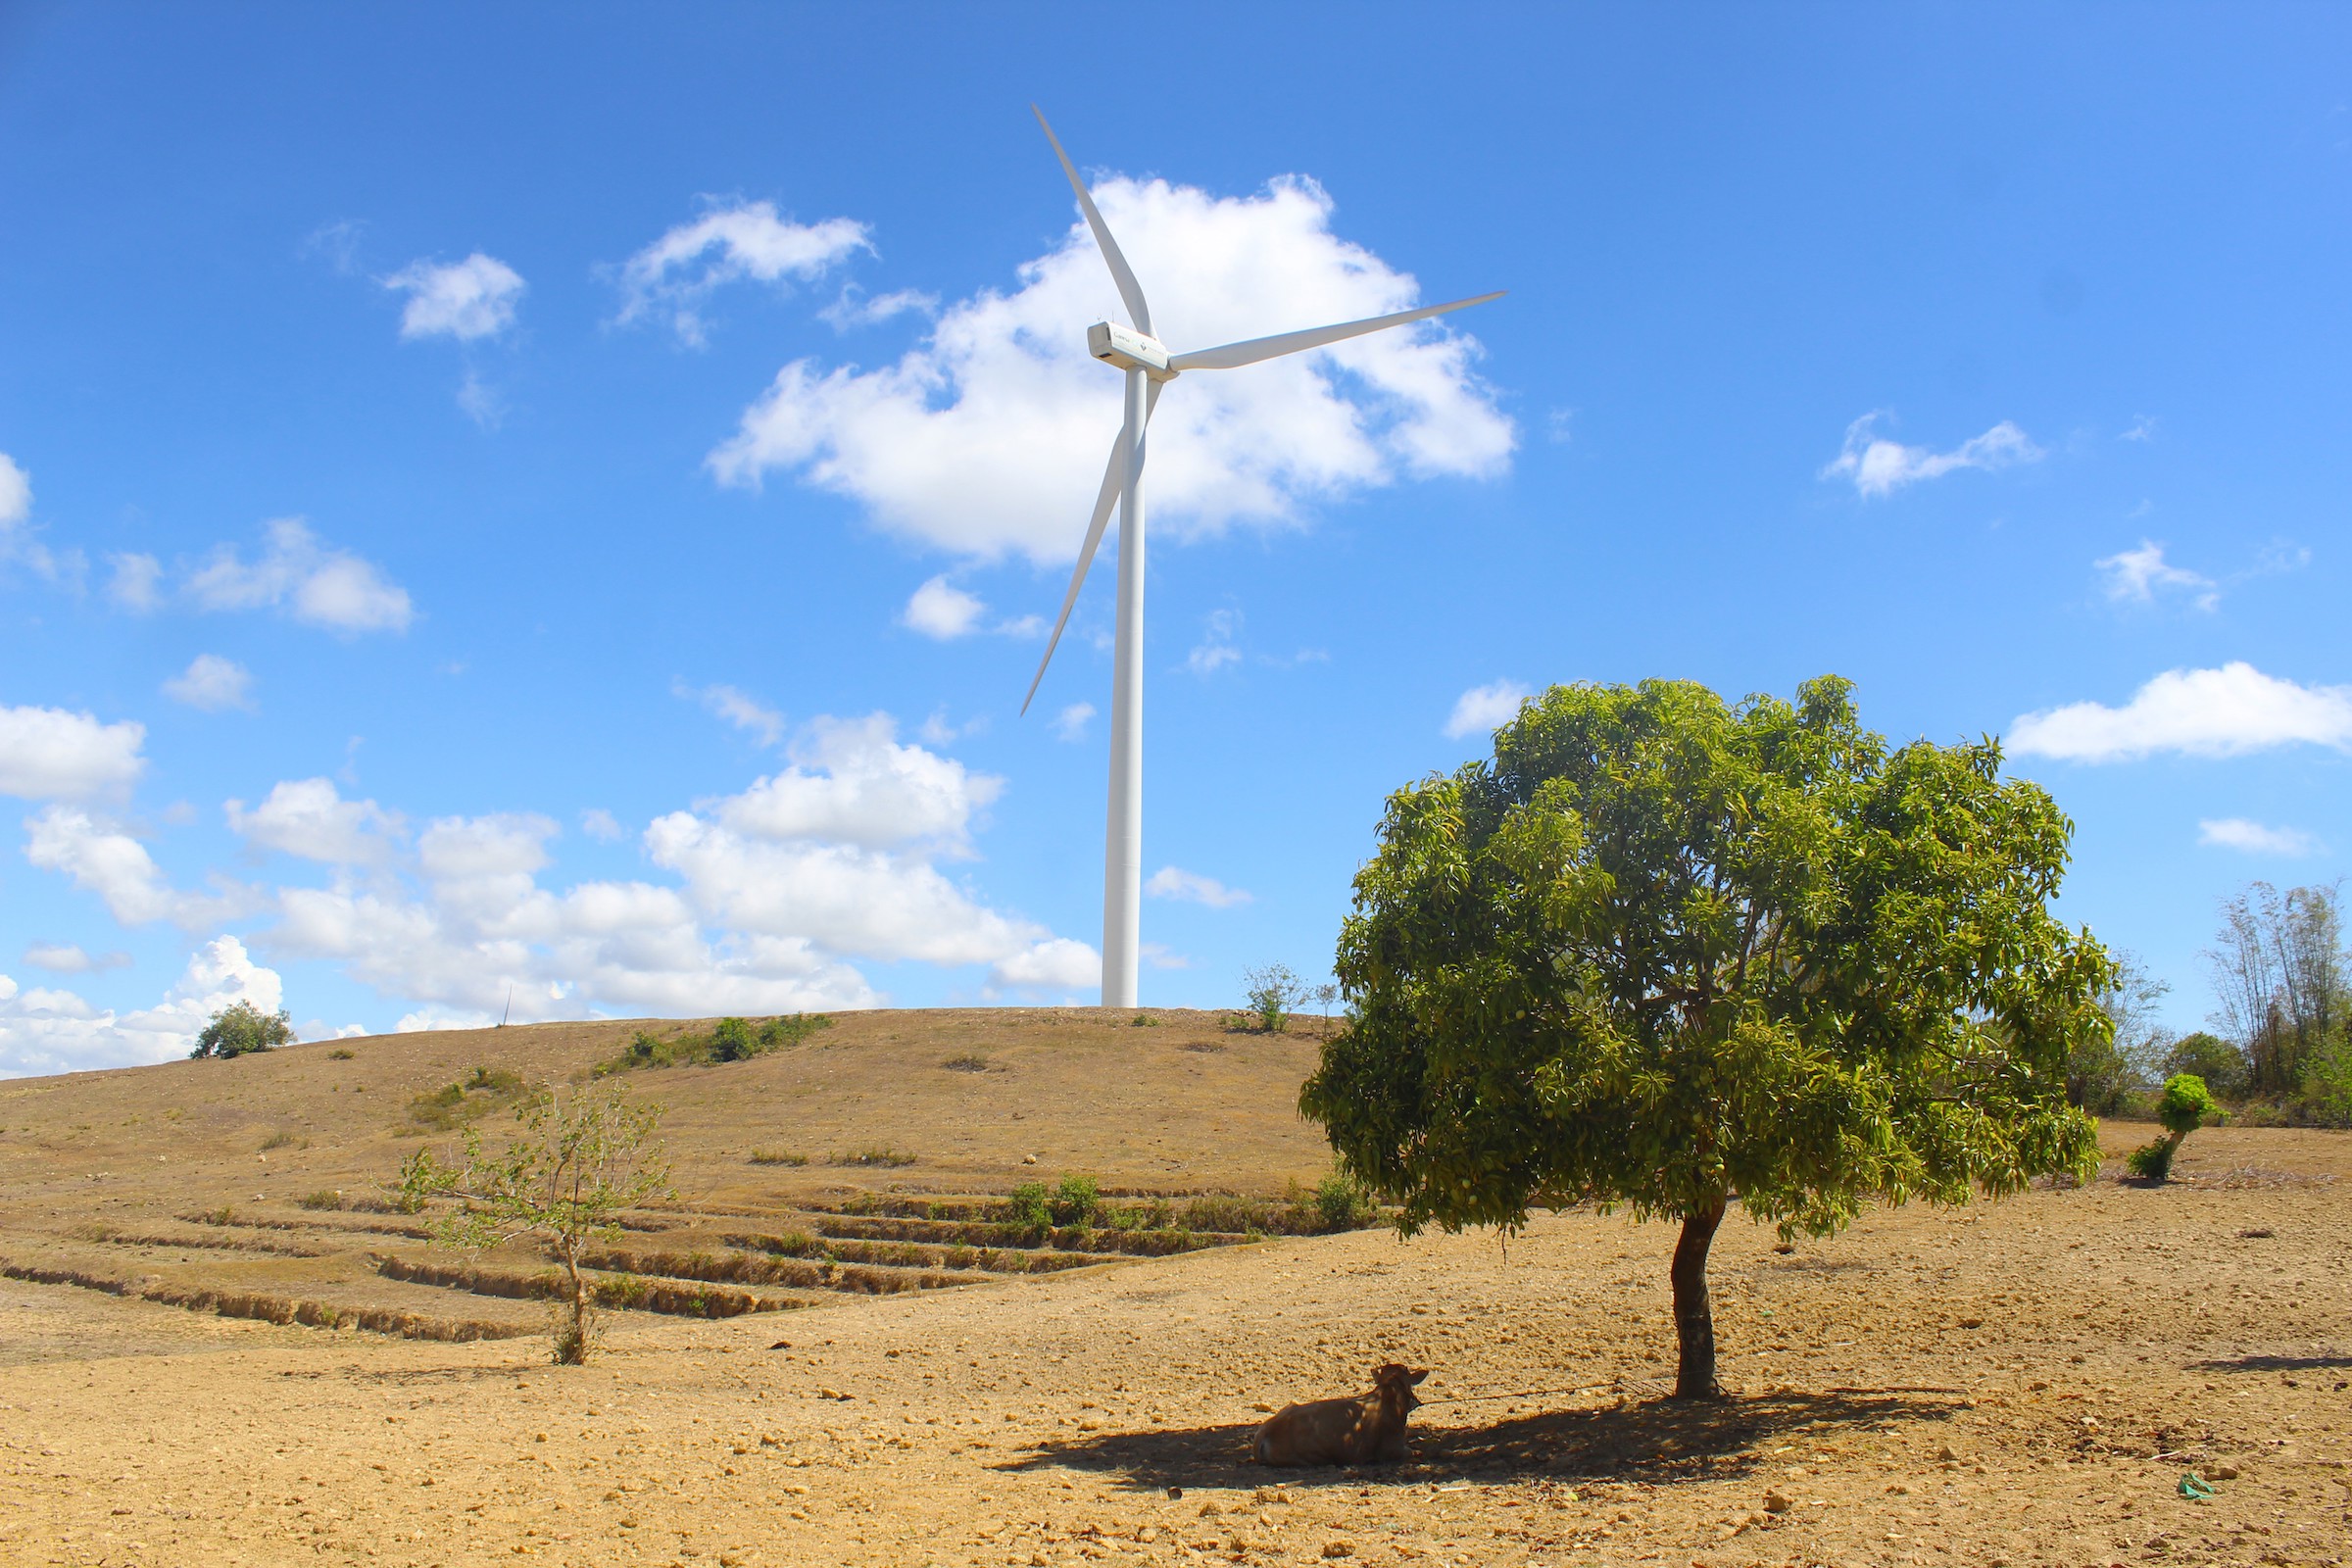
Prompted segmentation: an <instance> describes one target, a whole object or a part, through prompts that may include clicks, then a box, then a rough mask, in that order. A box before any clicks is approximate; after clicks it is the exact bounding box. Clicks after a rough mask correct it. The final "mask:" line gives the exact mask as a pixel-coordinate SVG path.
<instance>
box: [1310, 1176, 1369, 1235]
mask: <svg viewBox="0 0 2352 1568" xmlns="http://www.w3.org/2000/svg"><path fill="white" fill-rule="evenodd" d="M1315 1216H1316V1218H1317V1219H1319V1220H1320V1221H1321V1222H1322V1227H1323V1229H1325V1230H1327V1231H1353V1230H1361V1229H1363V1228H1364V1227H1365V1226H1367V1225H1369V1224H1371V1223H1372V1221H1373V1220H1374V1219H1375V1218H1376V1217H1377V1212H1376V1210H1374V1208H1373V1207H1372V1202H1371V1200H1369V1199H1367V1198H1366V1197H1365V1196H1364V1190H1363V1189H1362V1188H1360V1187H1358V1186H1356V1185H1355V1183H1354V1182H1353V1181H1351V1180H1349V1179H1348V1176H1347V1175H1346V1174H1345V1173H1344V1172H1341V1171H1336V1170H1335V1171H1333V1172H1332V1173H1331V1174H1330V1175H1328V1176H1326V1177H1324V1178H1323V1179H1322V1180H1321V1181H1320V1182H1318V1183H1316V1184H1315Z"/></svg>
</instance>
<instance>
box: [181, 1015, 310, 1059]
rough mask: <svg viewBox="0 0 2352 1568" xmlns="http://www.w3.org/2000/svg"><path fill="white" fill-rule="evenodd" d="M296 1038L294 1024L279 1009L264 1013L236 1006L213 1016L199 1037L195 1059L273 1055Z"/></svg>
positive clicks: (290, 1018) (199, 1032)
mask: <svg viewBox="0 0 2352 1568" xmlns="http://www.w3.org/2000/svg"><path fill="white" fill-rule="evenodd" d="M293 1038H294V1020H293V1018H292V1017H291V1016H289V1015H288V1014H287V1012H286V1009H285V1008H283V1007H280V1008H278V1009H277V1011H275V1012H264V1011H263V1010H262V1009H261V1008H259V1007H257V1006H255V1005H253V1004H252V1003H250V1002H234V1003H231V1004H229V1005H227V1006H225V1007H222V1008H221V1010H220V1011H219V1012H216V1013H214V1014H213V1017H212V1021H211V1022H210V1023H207V1024H206V1025H205V1026H204V1028H203V1029H201V1030H200V1031H198V1033H197V1035H196V1049H195V1050H193V1051H191V1052H189V1053H188V1054H189V1055H190V1056H191V1057H196V1056H223V1057H225V1056H247V1055H251V1054H254V1053H255V1052H257V1051H270V1050H273V1049H275V1048H276V1047H278V1046H282V1045H286V1044H288V1043H289V1042H291V1041H292V1040H293Z"/></svg>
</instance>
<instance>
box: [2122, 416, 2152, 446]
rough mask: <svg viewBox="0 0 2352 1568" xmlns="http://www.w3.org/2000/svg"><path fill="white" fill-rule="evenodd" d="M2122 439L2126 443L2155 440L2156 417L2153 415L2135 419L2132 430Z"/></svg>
mask: <svg viewBox="0 0 2352 1568" xmlns="http://www.w3.org/2000/svg"><path fill="white" fill-rule="evenodd" d="M2122 439H2124V440H2126V441H2153V440H2155V439H2156V417H2155V416H2154V415H2152V414H2143V415H2141V416H2140V417H2138V418H2136V419H2133V420H2132V421H2131V429H2129V430H2126V431H2125V432H2124V433H2123V437H2122Z"/></svg>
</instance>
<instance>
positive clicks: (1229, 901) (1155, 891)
mask: <svg viewBox="0 0 2352 1568" xmlns="http://www.w3.org/2000/svg"><path fill="white" fill-rule="evenodd" d="M1144 891H1145V892H1146V893H1149V894H1151V895H1152V897H1153V898H1155V899H1181V900H1183V901H1184V902H1185V903H1187V904H1205V905H1207V906H1208V907H1210V908H1212V909H1230V908H1232V907H1234V906H1235V905H1237V904H1248V903H1250V902H1251V901H1250V895H1249V894H1247V893H1245V892H1243V891H1242V890H1241V889H1240V888H1229V887H1227V886H1226V885H1225V884H1224V883H1222V882H1220V881H1218V880H1217V879H1216V878H1215V877H1213V876H1197V875H1195V874H1194V873H1193V872H1191V871H1185V870H1179V869H1178V868H1177V867H1175V866H1172V865H1163V866H1161V867H1160V868H1159V869H1158V870H1156V871H1154V872H1152V879H1151V880H1150V881H1148V882H1146V883H1145V884H1144Z"/></svg>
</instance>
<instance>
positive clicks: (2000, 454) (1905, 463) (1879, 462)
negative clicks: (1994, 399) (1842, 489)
mask: <svg viewBox="0 0 2352 1568" xmlns="http://www.w3.org/2000/svg"><path fill="white" fill-rule="evenodd" d="M1884 417H1886V416H1885V415H1884V414H1865V415H1864V416H1862V417H1860V418H1859V419H1856V420H1855V421H1854V422H1853V423H1852V424H1849V425H1847V426H1846V427H1845V447H1844V450H1842V451H1841V452H1839V453H1838V456H1837V458H1836V459H1835V460H1833V461H1832V462H1831V463H1830V464H1829V465H1828V466H1825V467H1824V468H1823V469H1822V470H1821V477H1823V478H1824V479H1838V478H1844V479H1851V480H1852V481H1853V484H1854V489H1855V491H1856V492H1857V493H1859V494H1860V495H1861V496H1862V497H1863V498H1864V499H1865V500H1871V499H1877V498H1881V497H1885V496H1890V495H1892V494H1894V492H1895V491H1897V490H1899V489H1901V488H1902V487H1903V486H1905V485H1907V484H1917V483H1918V482H1919V481H1921V480H1922V479H1937V478H1941V477H1942V476H1943V475H1945V474H1947V473H1950V472H1952V471H1954V470H1955V469H1959V468H1984V469H1986V470H1991V469H1996V468H2006V467H2010V466H2014V465H2016V464H2020V463H2038V462H2039V461H2040V460H2041V459H2042V458H2043V457H2044V456H2045V455H2046V454H2044V453H2043V451H2042V450H2041V448H2039V447H2037V446H2035V445H2034V443H2033V441H2032V440H2030V439H2029V438H2028V437H2027V435H2026V432H2025V431H2023V430H2021V429H2019V428H2018V427H2017V426H2016V425H2014V424H2012V423H2010V422H2009V421H2008V420H2007V419H2003V420H2002V421H2001V422H2000V423H1998V424H1996V425H1994V426H1993V427H1992V428H1991V429H1989V430H1987V431H1985V433H1984V434H1983V435H1980V436H1972V437H1971V438H1970V439H1968V440H1966V441H1963V442H1961V443H1960V445H1958V446H1957V447H1954V448H1953V449H1952V450H1951V451H1949V452H1931V451H1929V450H1928V449H1927V448H1926V447H1907V446H1904V445H1903V444H1902V443H1901V442H1899V441H1891V440H1888V439H1887V437H1885V436H1883V435H1880V434H1878V433H1877V431H1876V430H1875V429H1874V428H1873V427H1874V426H1875V425H1876V424H1877V423H1878V421H1879V420H1880V419H1882V418H1884Z"/></svg>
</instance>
